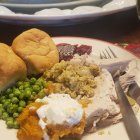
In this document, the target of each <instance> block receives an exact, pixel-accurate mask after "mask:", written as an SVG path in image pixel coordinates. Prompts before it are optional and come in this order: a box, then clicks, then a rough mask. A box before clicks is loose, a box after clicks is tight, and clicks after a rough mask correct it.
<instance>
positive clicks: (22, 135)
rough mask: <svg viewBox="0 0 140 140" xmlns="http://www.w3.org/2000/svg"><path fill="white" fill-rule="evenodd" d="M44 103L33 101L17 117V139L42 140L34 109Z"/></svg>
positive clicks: (41, 132) (41, 131)
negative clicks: (18, 127)
mask: <svg viewBox="0 0 140 140" xmlns="http://www.w3.org/2000/svg"><path fill="white" fill-rule="evenodd" d="M42 105H44V104H43V103H41V102H34V103H32V104H30V105H28V106H27V107H26V108H25V109H24V110H23V112H22V113H21V114H20V116H19V117H18V118H17V121H18V123H19V124H20V129H19V130H18V132H17V138H18V139H19V140H42V138H43V135H44V133H43V130H42V129H41V127H40V126H39V125H38V122H39V118H38V116H37V113H36V110H37V109H38V108H40V107H41V106H42Z"/></svg>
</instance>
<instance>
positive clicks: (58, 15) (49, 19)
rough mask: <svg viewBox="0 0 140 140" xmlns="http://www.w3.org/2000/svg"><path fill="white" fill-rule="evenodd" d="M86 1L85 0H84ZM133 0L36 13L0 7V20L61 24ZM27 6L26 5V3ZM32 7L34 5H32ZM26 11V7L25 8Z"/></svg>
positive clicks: (108, 11) (95, 15)
mask: <svg viewBox="0 0 140 140" xmlns="http://www.w3.org/2000/svg"><path fill="white" fill-rule="evenodd" d="M86 2H87V1H86ZM135 5H136V1H135V0H113V1H112V2H109V3H107V5H105V6H103V7H95V6H92V5H85V6H77V7H75V8H69V7H67V6H65V9H64V8H63V9H61V8H55V9H54V8H52V9H47V10H44V11H41V12H37V13H36V14H34V13H32V14H23V13H22V14H19V13H13V12H11V13H10V11H9V9H8V10H7V9H5V8H3V7H0V21H1V22H7V23H12V24H24V25H25V24H36V25H37V24H42V25H43V24H45V25H49V26H62V25H70V24H77V23H84V22H89V21H93V20H94V19H96V18H99V17H102V16H104V15H109V14H113V13H117V12H120V11H123V10H128V9H131V8H133V7H135ZM27 6H28V5H27ZM32 9H34V7H32ZM26 11H28V8H27V9H26Z"/></svg>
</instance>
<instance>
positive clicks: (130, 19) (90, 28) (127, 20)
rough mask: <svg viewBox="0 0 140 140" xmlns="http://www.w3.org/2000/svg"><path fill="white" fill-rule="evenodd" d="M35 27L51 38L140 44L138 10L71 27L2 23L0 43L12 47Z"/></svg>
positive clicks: (0, 24) (0, 25)
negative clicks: (82, 38)
mask: <svg viewBox="0 0 140 140" xmlns="http://www.w3.org/2000/svg"><path fill="white" fill-rule="evenodd" d="M33 27H35V28H39V29H42V30H44V31H46V32H48V33H49V34H50V35H51V36H83V37H90V38H97V39H101V40H105V41H109V42H113V43H116V42H119V43H124V42H127V43H140V20H138V17H137V13H136V8H133V9H131V10H127V11H123V12H119V13H116V14H112V15H108V16H104V17H101V18H98V19H96V20H94V21H92V22H90V23H83V24H82V23H81V24H77V25H71V26H60V27H50V26H35V25H32V26H29V25H26V26H25V25H10V24H6V23H0V42H4V43H7V44H9V45H10V44H11V42H12V40H13V39H14V38H15V37H16V36H17V35H18V34H20V33H21V32H23V31H24V30H27V29H30V28H33Z"/></svg>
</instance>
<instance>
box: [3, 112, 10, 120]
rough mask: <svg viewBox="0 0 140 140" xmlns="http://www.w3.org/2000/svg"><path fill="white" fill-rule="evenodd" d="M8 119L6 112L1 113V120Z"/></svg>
mask: <svg viewBox="0 0 140 140" xmlns="http://www.w3.org/2000/svg"><path fill="white" fill-rule="evenodd" d="M8 117H9V115H8V113H7V112H4V113H2V119H3V120H6V119H7V118H8Z"/></svg>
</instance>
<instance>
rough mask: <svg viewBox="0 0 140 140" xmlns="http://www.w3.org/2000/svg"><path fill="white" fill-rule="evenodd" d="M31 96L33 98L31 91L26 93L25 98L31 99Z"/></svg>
mask: <svg viewBox="0 0 140 140" xmlns="http://www.w3.org/2000/svg"><path fill="white" fill-rule="evenodd" d="M30 96H31V91H30V90H27V91H25V97H26V98H30Z"/></svg>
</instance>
